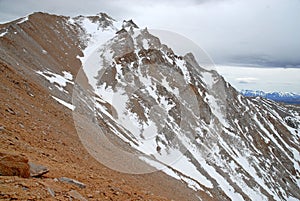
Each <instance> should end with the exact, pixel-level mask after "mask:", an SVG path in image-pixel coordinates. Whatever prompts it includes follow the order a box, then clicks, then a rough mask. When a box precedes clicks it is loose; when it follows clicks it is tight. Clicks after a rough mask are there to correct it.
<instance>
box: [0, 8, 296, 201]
mask: <svg viewBox="0 0 300 201" xmlns="http://www.w3.org/2000/svg"><path fill="white" fill-rule="evenodd" d="M46 19H47V20H48V21H50V22H51V23H47V24H45V23H43V21H44V20H46ZM15 33H16V34H15ZM0 35H1V38H0V42H1V49H0V51H1V61H2V62H3V63H5V64H8V65H11V66H13V67H14V68H15V69H16V70H19V71H22V72H23V73H24V76H25V77H29V78H31V79H33V80H34V82H35V83H36V84H38V85H40V86H42V87H43V88H44V90H45V91H46V92H47V93H49V94H51V96H52V97H53V99H55V100H56V101H58V102H59V103H61V104H63V105H64V106H66V108H68V109H70V111H72V114H73V119H74V123H75V127H76V131H77V133H78V136H79V139H80V140H81V143H82V144H83V145H84V147H85V148H86V149H87V150H88V152H89V153H90V154H91V155H92V156H93V157H94V158H95V159H97V160H98V161H99V162H101V163H102V164H104V165H106V166H107V167H109V168H111V169H114V170H117V171H120V172H125V173H133V174H141V173H150V172H155V171H156V170H161V171H162V172H164V173H165V174H167V175H169V176H170V179H171V178H175V179H177V180H178V181H180V182H182V183H183V184H185V185H186V186H187V187H189V188H190V189H192V191H193V193H192V196H191V195H189V196H188V197H187V196H186V197H185V199H186V200H194V199H205V200H207V199H212V200H258V199H260V200H297V199H300V194H299V185H300V178H299V177H300V167H299V165H300V164H299V162H300V154H299V151H300V148H299V132H300V128H299V122H300V120H299V119H300V117H299V109H298V108H297V107H296V106H295V107H286V106H283V105H280V104H277V103H274V102H271V101H268V100H265V99H260V98H256V99H249V98H245V97H243V96H242V95H240V94H239V93H238V92H237V91H236V90H235V89H234V88H232V87H231V86H230V84H229V83H227V82H225V81H224V79H223V78H222V77H221V76H220V75H219V74H218V73H217V72H216V71H214V70H208V69H206V68H204V67H201V65H199V64H198V63H197V61H196V59H195V57H194V55H193V54H191V53H187V54H186V55H177V54H176V53H175V52H173V50H172V49H170V48H169V47H168V46H167V45H168V44H162V43H161V41H160V39H159V38H158V37H156V36H154V35H152V34H151V31H148V30H147V29H139V28H138V26H137V25H136V24H135V23H134V22H133V21H132V20H129V21H123V23H118V22H116V21H114V20H113V19H112V18H111V17H109V16H107V15H106V14H99V15H97V16H94V17H84V16H79V17H75V18H68V17H61V16H60V17H59V16H50V15H45V14H41V13H37V14H34V15H31V16H30V17H29V19H28V20H27V21H25V19H23V20H22V21H16V22H12V23H10V24H6V25H2V26H1V30H0ZM20 50H21V51H20Z"/></svg>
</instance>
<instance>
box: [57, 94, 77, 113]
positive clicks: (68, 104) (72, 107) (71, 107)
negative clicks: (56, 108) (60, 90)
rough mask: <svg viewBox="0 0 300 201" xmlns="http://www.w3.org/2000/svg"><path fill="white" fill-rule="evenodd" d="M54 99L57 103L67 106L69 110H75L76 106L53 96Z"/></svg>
mask: <svg viewBox="0 0 300 201" xmlns="http://www.w3.org/2000/svg"><path fill="white" fill-rule="evenodd" d="M52 98H54V99H55V100H56V101H57V102H59V103H60V104H62V105H64V106H66V107H67V108H69V109H70V110H72V111H73V110H74V109H75V106H74V105H72V104H70V103H67V102H66V101H63V100H61V99H59V98H57V97H55V96H52Z"/></svg>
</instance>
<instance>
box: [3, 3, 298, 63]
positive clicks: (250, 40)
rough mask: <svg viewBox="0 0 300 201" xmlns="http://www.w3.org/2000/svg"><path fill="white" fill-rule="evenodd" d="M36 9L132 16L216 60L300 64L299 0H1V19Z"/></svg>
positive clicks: (26, 13) (10, 18)
mask: <svg viewBox="0 0 300 201" xmlns="http://www.w3.org/2000/svg"><path fill="white" fill-rule="evenodd" d="M35 11H45V12H50V13H55V14H61V15H70V16H76V15H80V14H83V15H93V14H96V13H99V12H106V13H108V14H109V15H110V16H112V17H113V18H115V19H116V20H118V21H119V20H123V19H131V18H132V19H133V20H134V21H135V22H136V23H137V24H138V25H139V26H140V27H145V26H147V27H148V28H151V29H163V30H169V31H173V32H176V33H178V34H181V35H183V36H185V37H187V38H189V39H191V40H192V41H194V42H195V43H197V44H198V45H199V46H200V47H201V48H203V49H204V50H205V51H206V52H207V53H208V54H209V55H210V56H211V58H212V59H213V60H214V62H215V63H218V64H230V63H236V64H239V63H241V64H254V65H255V64H260V65H264V66H286V65H290V66H298V67H300V0H184V1H183V0H182V1H180V0H160V1H152V0H127V1H125V0H114V1H107V0H63V1H62V0H40V1H37V0H0V22H6V21H11V20H14V19H16V18H19V17H22V16H25V15H28V14H29V13H32V12H35Z"/></svg>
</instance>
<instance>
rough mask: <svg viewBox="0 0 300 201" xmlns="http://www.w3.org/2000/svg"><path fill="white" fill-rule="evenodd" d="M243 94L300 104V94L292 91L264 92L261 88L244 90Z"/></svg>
mask: <svg viewBox="0 0 300 201" xmlns="http://www.w3.org/2000/svg"><path fill="white" fill-rule="evenodd" d="M241 94H243V95H244V96H247V97H258V96H259V97H263V98H267V99H270V100H274V101H277V102H284V103H291V104H300V94H297V93H291V92H264V91H260V90H242V91H241Z"/></svg>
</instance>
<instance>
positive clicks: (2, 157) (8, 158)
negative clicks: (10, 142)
mask: <svg viewBox="0 0 300 201" xmlns="http://www.w3.org/2000/svg"><path fill="white" fill-rule="evenodd" d="M0 176H19V177H24V178H28V177H30V167H29V164H28V159H27V158H26V157H24V156H20V155H12V154H6V153H0Z"/></svg>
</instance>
